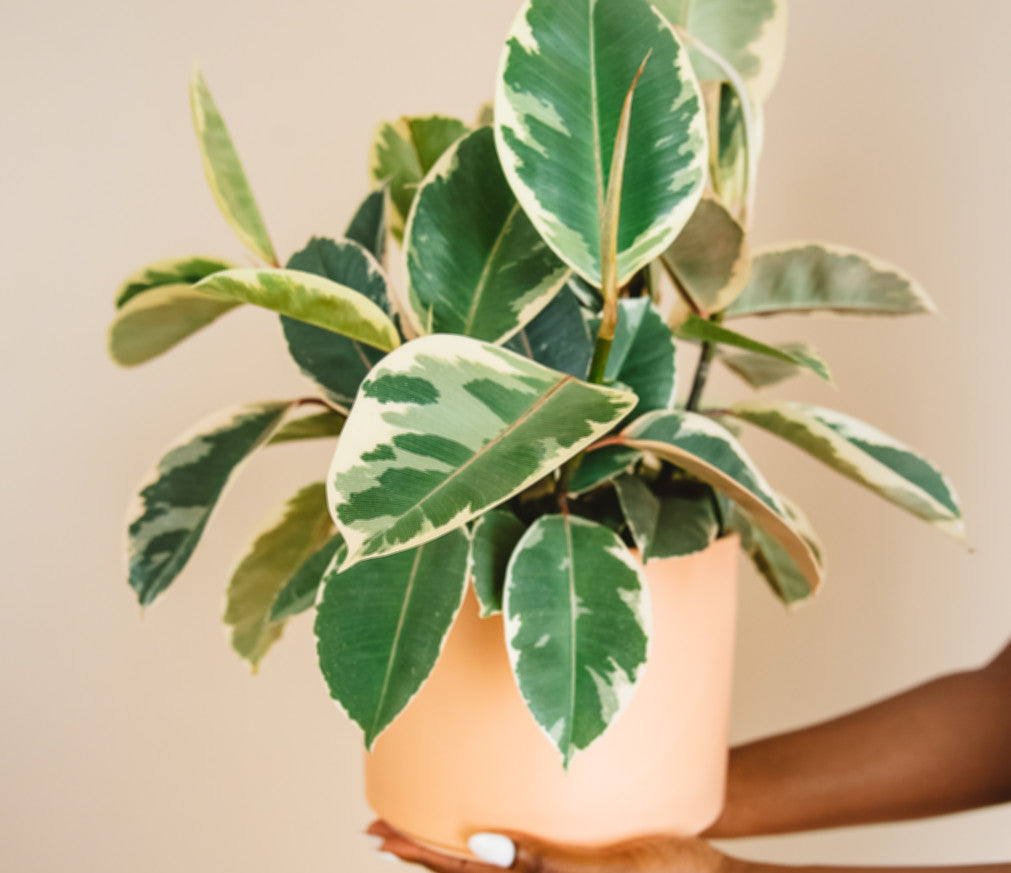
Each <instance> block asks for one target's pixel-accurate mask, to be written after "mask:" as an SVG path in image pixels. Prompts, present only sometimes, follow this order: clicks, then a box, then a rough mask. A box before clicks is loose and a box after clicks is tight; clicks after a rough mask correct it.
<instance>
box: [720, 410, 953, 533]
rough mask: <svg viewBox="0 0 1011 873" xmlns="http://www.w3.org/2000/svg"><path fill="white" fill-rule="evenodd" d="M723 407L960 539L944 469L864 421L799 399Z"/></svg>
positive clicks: (950, 486) (951, 492) (950, 488)
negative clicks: (793, 401) (938, 467)
mask: <svg viewBox="0 0 1011 873" xmlns="http://www.w3.org/2000/svg"><path fill="white" fill-rule="evenodd" d="M726 411H727V412H729V413H730V414H731V415H735V416H737V417H738V418H741V419H743V420H744V421H747V422H749V423H750V424H754V425H756V426H758V427H761V428H764V429H765V430H767V431H769V432H770V433H774V434H776V435H777V436H780V437H782V438H783V439H785V440H788V441H789V442H791V443H793V444H794V445H795V446H797V447H798V448H801V449H803V450H804V451H806V452H808V453H809V454H811V455H813V456H814V457H816V458H817V459H818V460H820V461H823V462H824V463H826V464H828V466H830V467H831V468H832V469H834V470H836V471H838V472H839V473H842V474H843V475H844V476H846V477H848V478H850V479H852V480H853V481H854V482H859V483H860V484H861V485H865V486H866V487H868V488H870V489H871V490H872V491H874V492H875V493H876V494H879V495H881V496H882V497H884V498H885V500H888V501H890V502H891V503H894V504H895V505H896V506H899V507H901V508H902V509H905V510H906V511H907V512H911V513H912V514H913V515H915V516H917V517H918V518H922V519H923V520H924V521H927V522H929V523H930V524H932V525H933V526H934V527H937V528H938V529H939V530H942V531H944V532H945V533H947V534H949V535H951V536H953V537H955V538H956V539H959V540H963V539H964V536H965V528H964V526H963V524H962V511H961V509H960V507H959V505H958V497H957V496H956V494H955V489H954V488H953V487H952V485H951V483H950V482H949V481H948V480H947V478H946V477H945V475H944V474H943V473H942V472H941V471H940V470H938V469H937V467H935V466H934V465H933V464H931V463H930V462H929V461H927V460H926V459H925V458H923V457H922V456H921V455H919V454H917V453H916V452H914V451H913V450H912V449H911V448H909V447H908V446H906V445H903V444H902V443H900V442H898V440H895V439H893V438H892V437H890V436H888V435H886V434H883V433H882V432H881V431H879V430H877V429H876V428H873V427H871V426H870V425H869V424H865V423H864V422H862V421H858V420H857V419H855V418H851V417H850V416H848V415H843V414H842V413H841V412H835V411H834V410H831V409H825V408H824V407H821V406H811V405H808V404H805V403H760V402H757V401H756V402H749V403H736V404H734V405H732V406H731V407H730V408H729V409H727V410H726Z"/></svg>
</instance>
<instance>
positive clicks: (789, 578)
mask: <svg viewBox="0 0 1011 873" xmlns="http://www.w3.org/2000/svg"><path fill="white" fill-rule="evenodd" d="M780 500H781V501H782V502H783V505H784V506H786V508H787V510H788V511H789V513H790V518H791V519H792V520H793V522H794V525H795V526H796V527H797V529H798V530H799V531H800V532H801V534H802V535H803V536H804V538H805V539H806V540H807V543H808V545H809V546H810V547H811V551H812V553H813V554H814V556H815V558H816V559H817V560H818V562H819V565H821V554H820V547H819V545H818V542H817V538H816V537H815V536H814V532H813V531H812V530H811V529H810V525H809V524H808V523H807V519H806V518H804V516H803V514H802V513H801V512H800V511H799V510H798V509H797V508H796V507H795V506H793V505H792V504H791V503H790V502H789V501H787V500H786V498H785V497H783V496H782V495H780ZM727 527H728V528H729V529H730V530H734V531H737V533H739V534H740V537H741V548H742V549H743V550H744V552H745V554H747V556H748V557H749V558H751V561H752V563H753V564H754V565H755V569H756V570H758V572H759V573H760V574H761V575H762V577H763V578H764V579H765V581H766V582H768V584H769V587H770V588H771V589H772V591H773V593H774V594H775V595H776V596H777V597H778V598H779V599H780V600H782V601H783V602H784V603H785V604H787V605H788V606H792V605H794V604H797V603H800V602H801V601H804V600H806V599H807V598H809V597H810V596H811V595H812V594H813V593H814V589H812V588H811V585H810V583H809V582H808V581H807V579H805V578H804V574H803V573H801V571H800V570H799V569H798V567H797V564H796V562H795V561H794V560H793V558H791V557H790V555H789V554H788V553H787V551H786V550H785V549H784V548H783V547H782V546H781V545H780V544H779V543H777V542H776V541H775V540H774V539H773V538H772V537H770V536H769V535H768V534H767V533H765V531H763V530H762V529H761V528H760V527H758V526H757V525H756V524H754V522H752V520H751V519H750V518H749V517H748V514H747V513H746V512H744V511H743V510H742V509H741V508H740V507H739V506H736V505H735V504H733V503H731V504H729V511H728V514H727ZM822 572H823V573H824V569H823V571H822Z"/></svg>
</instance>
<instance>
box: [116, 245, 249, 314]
mask: <svg viewBox="0 0 1011 873" xmlns="http://www.w3.org/2000/svg"><path fill="white" fill-rule="evenodd" d="M234 266H236V265H235V264H233V263H231V262H230V261H223V260H221V259H220V258H210V257H204V256H203V255H191V256H190V257H185V258H167V259H165V260H162V261H155V262H154V263H152V264H148V265H147V266H146V267H141V268H140V269H139V270H137V271H135V272H133V273H131V274H130V275H129V276H127V277H126V278H125V279H124V280H123V284H122V285H120V286H119V290H118V291H117V292H116V308H117V309H118V308H119V307H121V306H123V305H124V304H126V303H129V302H130V301H131V300H132V299H133V298H134V297H136V296H137V295H138V294H143V293H144V292H145V291H150V290H151V289H152V288H159V287H161V286H162V285H193V284H195V283H197V282H199V281H200V280H201V279H205V278H206V277H207V276H210V275H211V274H212V273H219V272H221V271H222V270H230V269H232V267H234Z"/></svg>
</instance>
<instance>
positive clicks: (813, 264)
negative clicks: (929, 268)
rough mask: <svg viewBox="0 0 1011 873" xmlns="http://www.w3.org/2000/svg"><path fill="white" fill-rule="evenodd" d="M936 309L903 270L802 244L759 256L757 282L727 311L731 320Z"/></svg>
mask: <svg viewBox="0 0 1011 873" xmlns="http://www.w3.org/2000/svg"><path fill="white" fill-rule="evenodd" d="M933 311H934V304H933V303H932V302H931V300H930V298H929V297H928V296H927V294H926V292H925V291H924V290H923V289H922V288H921V287H920V286H919V285H918V284H917V283H916V281H915V280H914V279H912V278H910V277H909V276H907V275H906V274H905V273H903V272H902V271H901V270H899V268H898V267H894V266H892V265H891V264H887V263H885V262H884V261H880V260H877V259H876V258H872V257H870V256H869V255H865V254H863V253H862V252H858V251H855V250H853V249H844V248H841V247H839V246H828V245H825V244H823V243H801V244H794V245H789V246H783V247H777V248H773V249H765V250H764V251H762V252H759V253H757V254H756V255H755V258H754V261H753V262H752V270H751V279H750V280H749V281H748V285H747V287H746V288H745V289H744V291H743V292H742V293H741V296H740V297H738V298H737V300H735V301H734V302H733V303H732V304H731V305H730V307H729V308H728V309H727V317H728V318H739V317H742V316H745V315H777V314H804V313H809V312H833V313H836V314H839V315H915V314H918V313H923V312H933Z"/></svg>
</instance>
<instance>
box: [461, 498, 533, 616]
mask: <svg viewBox="0 0 1011 873" xmlns="http://www.w3.org/2000/svg"><path fill="white" fill-rule="evenodd" d="M525 530H526V528H525V527H524V526H523V523H522V522H521V521H520V520H519V519H518V518H517V517H516V516H515V515H513V513H512V512H510V511H509V510H508V509H493V510H491V511H490V512H486V513H485V514H484V515H482V516H481V517H480V518H479V519H478V520H477V521H475V522H474V528H473V530H472V531H471V536H470V572H471V576H472V577H473V579H474V593H475V594H476V595H477V600H478V603H479V604H480V606H481V618H487V617H488V616H490V615H495V614H496V613H499V612H501V611H502V591H503V589H504V588H505V579H506V566H507V565H508V564H509V558H510V556H511V555H512V553H513V549H515V548H516V544H517V543H518V542H519V541H520V537H521V536H523V532H524V531H525Z"/></svg>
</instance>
